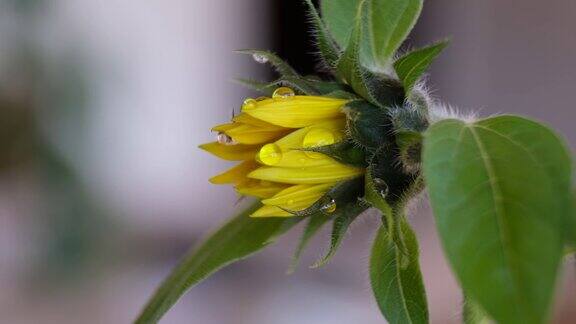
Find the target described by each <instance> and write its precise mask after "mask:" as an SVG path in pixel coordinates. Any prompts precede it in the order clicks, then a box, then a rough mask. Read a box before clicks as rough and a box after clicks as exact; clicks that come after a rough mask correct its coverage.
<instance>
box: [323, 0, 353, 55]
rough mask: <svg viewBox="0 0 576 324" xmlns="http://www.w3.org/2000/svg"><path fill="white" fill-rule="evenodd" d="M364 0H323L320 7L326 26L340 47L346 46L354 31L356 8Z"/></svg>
mask: <svg viewBox="0 0 576 324" xmlns="http://www.w3.org/2000/svg"><path fill="white" fill-rule="evenodd" d="M361 1H362V0H322V1H321V3H320V5H321V6H320V9H321V11H322V18H323V19H324V22H325V23H326V27H327V28H328V29H329V30H330V32H331V34H332V36H333V37H334V39H335V40H336V42H337V43H338V44H339V45H340V47H342V48H345V47H346V45H347V44H348V41H349V39H350V34H351V33H352V26H354V17H355V16H356V9H357V8H358V4H359V3H360V2H361Z"/></svg>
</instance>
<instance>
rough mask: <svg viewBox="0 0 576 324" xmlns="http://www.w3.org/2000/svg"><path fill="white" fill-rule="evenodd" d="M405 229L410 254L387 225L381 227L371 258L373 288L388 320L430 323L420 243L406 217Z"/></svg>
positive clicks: (402, 223)
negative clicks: (401, 246) (393, 236)
mask: <svg viewBox="0 0 576 324" xmlns="http://www.w3.org/2000/svg"><path fill="white" fill-rule="evenodd" d="M401 228H402V235H403V237H404V241H405V244H406V247H407V252H408V253H407V254H404V253H402V251H401V250H400V249H399V248H398V246H397V245H396V243H395V242H394V240H393V239H392V237H391V235H390V233H389V232H388V231H387V230H386V228H385V227H384V226H383V227H381V228H380V229H379V230H378V234H377V236H376V238H375V240H374V246H373V247H372V254H371V257H370V281H371V284H372V290H373V291H374V296H375V297H376V301H377V302H378V306H379V307H380V310H381V311H382V314H384V317H386V320H387V321H388V323H391V324H395V323H413V324H417V323H428V307H427V303H426V293H425V291H424V284H423V282H422V275H421V273H420V266H419V264H418V242H417V241H416V236H415V235H414V232H413V231H412V229H411V228H410V226H409V225H408V224H407V223H406V221H405V220H404V219H402V222H401Z"/></svg>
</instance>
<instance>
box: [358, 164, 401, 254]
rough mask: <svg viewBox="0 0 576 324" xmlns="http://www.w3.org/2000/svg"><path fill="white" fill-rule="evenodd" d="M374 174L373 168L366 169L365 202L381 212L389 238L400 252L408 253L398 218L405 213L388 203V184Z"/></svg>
mask: <svg viewBox="0 0 576 324" xmlns="http://www.w3.org/2000/svg"><path fill="white" fill-rule="evenodd" d="M372 173H373V171H372V167H368V168H367V169H366V175H365V183H364V188H365V189H364V201H366V203H368V204H369V205H370V206H372V207H374V208H376V209H378V210H379V211H380V213H381V214H382V223H383V226H384V228H385V229H386V231H387V232H388V234H389V236H390V237H391V238H392V240H393V241H394V242H395V244H396V245H397V247H398V248H399V250H400V251H406V249H405V246H404V243H403V241H402V233H401V230H400V225H399V224H400V219H398V216H401V215H402V214H403V211H399V210H398V208H393V206H390V204H389V203H388V202H387V201H386V197H387V196H388V194H389V193H390V189H389V187H388V184H386V182H385V181H384V180H382V179H380V178H374V177H373V175H372ZM394 207H396V206H394Z"/></svg>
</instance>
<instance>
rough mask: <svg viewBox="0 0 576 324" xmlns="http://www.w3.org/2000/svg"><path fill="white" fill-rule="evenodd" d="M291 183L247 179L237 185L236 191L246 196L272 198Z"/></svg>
mask: <svg viewBox="0 0 576 324" xmlns="http://www.w3.org/2000/svg"><path fill="white" fill-rule="evenodd" d="M288 187H289V185H287V184H283V183H275V182H269V181H261V180H254V179H246V180H245V181H243V182H242V183H240V184H239V185H237V186H236V188H235V189H236V192H238V193H239V194H241V195H244V196H252V197H256V198H260V199H266V198H271V197H273V196H274V195H276V194H277V193H279V192H281V191H282V190H284V189H286V188H288Z"/></svg>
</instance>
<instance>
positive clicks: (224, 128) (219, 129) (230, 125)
mask: <svg viewBox="0 0 576 324" xmlns="http://www.w3.org/2000/svg"><path fill="white" fill-rule="evenodd" d="M236 126H238V124H234V123H228V124H222V125H218V126H214V127H212V129H211V131H213V132H221V133H224V132H226V131H229V130H231V129H233V128H234V127H236Z"/></svg>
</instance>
